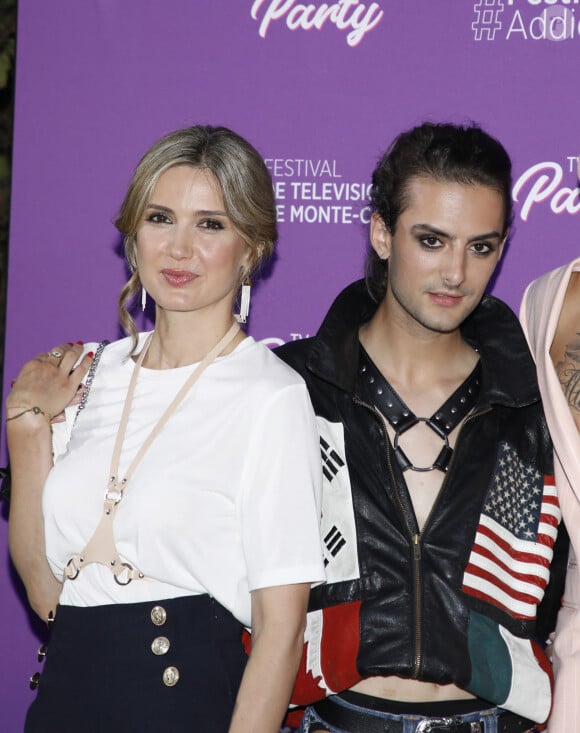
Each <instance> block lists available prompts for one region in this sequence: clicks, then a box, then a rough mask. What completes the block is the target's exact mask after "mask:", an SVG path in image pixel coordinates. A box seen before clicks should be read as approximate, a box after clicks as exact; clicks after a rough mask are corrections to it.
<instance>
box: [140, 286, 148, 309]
mask: <svg viewBox="0 0 580 733" xmlns="http://www.w3.org/2000/svg"><path fill="white" fill-rule="evenodd" d="M146 307H147V291H146V290H145V288H144V287H141V310H142V311H143V312H145V308H146Z"/></svg>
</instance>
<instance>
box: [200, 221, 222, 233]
mask: <svg viewBox="0 0 580 733" xmlns="http://www.w3.org/2000/svg"><path fill="white" fill-rule="evenodd" d="M200 226H201V227H202V228H203V229H210V230H211V231H213V232H215V231H219V230H220V229H223V228H224V225H223V224H222V223H221V221H218V220H217V219H204V220H203V221H202V222H201V223H200Z"/></svg>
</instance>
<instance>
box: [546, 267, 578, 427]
mask: <svg viewBox="0 0 580 733" xmlns="http://www.w3.org/2000/svg"><path fill="white" fill-rule="evenodd" d="M550 356H551V358H552V362H553V364H554V368H555V370H556V373H557V375H558V379H559V380H560V385H561V387H562V391H563V393H564V396H565V397H566V402H567V403H568V407H569V408H570V413H571V415H572V417H573V418H574V422H575V423H576V428H577V429H578V431H580V272H573V273H572V274H571V276H570V282H569V283H568V287H567V289H566V295H565V297H564V303H563V305H562V310H561V312H560V318H559V319H558V325H557V327H556V333H555V334H554V340H553V342H552V346H551V348H550Z"/></svg>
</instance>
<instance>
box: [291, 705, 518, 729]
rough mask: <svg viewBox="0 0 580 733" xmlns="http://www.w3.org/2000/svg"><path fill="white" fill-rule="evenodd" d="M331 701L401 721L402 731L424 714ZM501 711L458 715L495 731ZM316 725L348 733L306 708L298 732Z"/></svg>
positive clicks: (415, 724)
mask: <svg viewBox="0 0 580 733" xmlns="http://www.w3.org/2000/svg"><path fill="white" fill-rule="evenodd" d="M332 702H333V703H334V704H336V705H341V706H343V707H345V708H347V709H349V710H354V711H358V712H361V711H362V712H365V713H367V714H370V715H374V716H376V717H377V718H380V719H382V720H385V721H388V720H391V721H400V722H401V723H403V731H402V733H415V730H416V728H417V724H418V723H419V722H420V721H421V720H423V719H424V716H421V715H413V714H406V715H395V714H393V713H384V712H379V711H377V710H369V709H367V708H360V707H358V706H356V705H352V704H351V703H349V702H347V701H346V700H343V699H341V698H339V697H333V698H332ZM503 712H504V711H503V709H502V708H496V707H492V708H488V709H487V710H477V711H475V712H473V713H468V714H466V715H461V716H460V717H461V719H462V721H463V722H464V723H473V722H477V721H479V720H482V719H483V720H484V721H485V723H484V728H483V733H497V725H498V718H499V716H500V715H501V714H502V713H503ZM317 727H323V728H324V730H327V731H330V733H349V731H348V730H345V729H343V728H336V727H335V726H332V725H328V724H327V723H326V722H325V721H324V720H323V718H321V717H320V716H319V715H318V714H317V713H316V710H315V709H314V708H313V707H308V708H306V712H305V714H304V718H303V720H302V724H301V726H300V728H299V729H298V732H299V733H310V732H311V730H313V731H315V730H316V729H317Z"/></svg>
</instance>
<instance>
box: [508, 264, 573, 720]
mask: <svg viewBox="0 0 580 733" xmlns="http://www.w3.org/2000/svg"><path fill="white" fill-rule="evenodd" d="M574 271H580V258H578V259H576V260H574V261H573V262H571V263H570V264H568V265H565V266H564V267H560V268H558V269H557V270H553V271H552V272H549V273H547V274H546V275H544V276H542V277H541V278H539V279H538V280H535V281H534V282H533V283H531V284H530V285H529V286H528V289H527V290H526V292H525V293H524V298H523V300H522V305H521V310H520V318H521V321H522V326H523V329H524V332H525V333H526V337H527V339H528V343H529V345H530V349H531V351H532V354H533V356H534V359H535V362H536V367H537V370H538V382H539V384H540V391H541V394H542V399H543V402H544V409H545V412H546V419H547V421H548V427H549V429H550V434H551V436H552V440H553V443H554V468H555V477H556V486H557V488H558V495H559V499H560V507H561V509H562V516H563V519H564V522H565V524H566V527H567V529H568V532H569V534H570V556H569V559H568V570H567V574H566V587H565V591H564V600H563V604H562V608H561V610H560V613H559V615H558V623H557V626H556V640H555V642H554V658H553V659H554V673H555V677H556V687H555V692H554V704H553V708H552V714H551V716H550V719H549V721H548V731H549V733H580V568H579V567H578V563H577V558H579V557H580V435H579V434H578V430H577V429H576V424H575V423H574V420H573V418H572V415H571V413H570V409H569V407H568V404H567V402H566V399H565V397H564V393H563V392H562V388H561V386H560V382H559V380H558V376H557V374H556V370H555V369H554V365H553V364H552V359H551V358H550V346H551V345H552V341H553V338H554V334H555V332H556V327H557V325H558V319H559V317H560V313H561V310H562V304H563V302H564V295H565V293H566V288H567V286H568V282H569V281H570V274H571V273H572V272H574ZM579 328H580V324H579Z"/></svg>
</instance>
